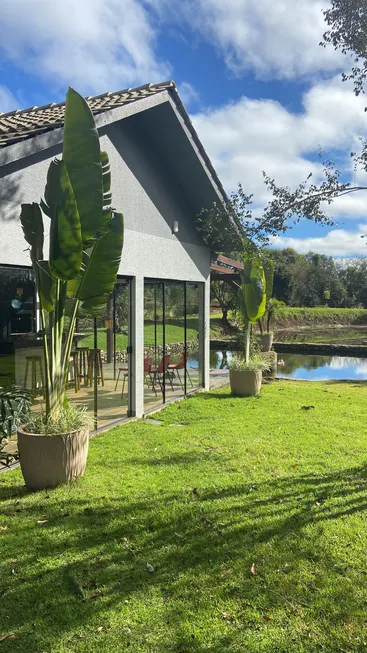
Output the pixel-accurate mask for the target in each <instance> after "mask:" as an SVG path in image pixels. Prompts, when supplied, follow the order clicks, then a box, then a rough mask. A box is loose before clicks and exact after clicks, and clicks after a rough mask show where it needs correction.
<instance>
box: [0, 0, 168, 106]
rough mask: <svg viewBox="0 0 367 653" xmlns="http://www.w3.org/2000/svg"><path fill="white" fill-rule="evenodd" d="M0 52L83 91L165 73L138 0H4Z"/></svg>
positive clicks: (148, 18)
mask: <svg viewBox="0 0 367 653" xmlns="http://www.w3.org/2000/svg"><path fill="white" fill-rule="evenodd" d="M1 9H2V12H1V22H0V52H1V51H2V52H3V54H4V55H5V57H7V58H8V59H9V60H10V61H12V62H14V63H15V64H17V65H18V66H20V67H21V68H22V69H23V70H26V71H27V72H29V73H31V74H32V75H33V76H37V77H39V78H43V79H45V80H46V81H48V82H51V83H53V84H55V85H57V86H60V85H63V86H66V85H67V84H73V85H75V86H76V88H77V89H78V90H80V91H81V92H83V93H98V92H99V93H102V92H104V91H107V90H111V91H114V90H119V89H122V88H125V87H126V86H130V85H131V86H134V85H137V84H144V83H147V82H150V81H151V82H157V81H161V80H163V79H167V78H169V77H170V67H169V65H168V64H167V63H166V62H163V61H160V60H159V59H158V58H157V56H156V54H155V50H154V48H155V38H156V31H155V28H154V26H153V24H152V20H151V16H150V15H149V13H148V12H147V10H146V9H144V7H143V5H142V4H141V2H139V0H77V1H76V0H32V2H30V1H29V0H3V1H2V6H1Z"/></svg>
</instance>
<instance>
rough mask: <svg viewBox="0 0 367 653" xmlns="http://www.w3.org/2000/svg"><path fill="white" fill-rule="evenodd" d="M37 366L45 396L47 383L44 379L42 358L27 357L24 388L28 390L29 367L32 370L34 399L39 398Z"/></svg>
mask: <svg viewBox="0 0 367 653" xmlns="http://www.w3.org/2000/svg"><path fill="white" fill-rule="evenodd" d="M37 364H38V366H39V371H40V377H41V386H40V388H41V390H42V395H43V396H45V382H44V378H43V369H42V356H26V366H25V374H24V388H25V389H27V381H28V373H29V367H30V368H31V392H32V395H33V396H34V397H36V396H37Z"/></svg>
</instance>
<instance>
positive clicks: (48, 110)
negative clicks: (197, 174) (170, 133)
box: [0, 80, 226, 198]
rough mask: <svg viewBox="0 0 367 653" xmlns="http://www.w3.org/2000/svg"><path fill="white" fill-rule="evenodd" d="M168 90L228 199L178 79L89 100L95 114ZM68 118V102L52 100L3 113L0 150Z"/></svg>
mask: <svg viewBox="0 0 367 653" xmlns="http://www.w3.org/2000/svg"><path fill="white" fill-rule="evenodd" d="M164 91H166V92H168V93H169V94H170V96H171V98H172V99H173V100H174V102H175V105H176V107H177V109H178V111H179V113H180V115H181V117H182V118H183V120H184V122H185V124H186V127H187V128H188V130H189V131H190V134H191V136H192V138H193V141H194V142H195V145H196V147H197V148H198V150H199V152H200V154H201V156H202V157H203V159H204V161H205V164H206V166H207V168H208V170H209V171H210V174H211V176H212V178H213V180H214V181H215V184H216V186H217V188H218V189H219V191H220V193H221V195H222V197H223V198H226V192H225V190H224V188H223V186H222V183H221V181H220V179H219V177H218V175H217V173H216V171H215V169H214V167H213V165H212V162H211V161H210V159H209V157H208V155H207V153H206V151H205V149H204V147H203V145H202V143H201V141H200V139H199V137H198V135H197V133H196V131H195V129H194V126H193V124H192V122H191V120H190V117H189V115H188V113H187V111H186V109H185V107H184V105H183V104H182V101H181V99H180V97H179V95H178V92H177V87H176V84H175V82H173V81H172V80H170V81H166V82H160V83H159V84H145V85H144V86H138V87H136V88H128V89H124V90H122V91H117V92H116V93H111V92H110V91H109V92H108V93H102V94H101V95H95V96H90V97H87V98H86V100H87V102H88V104H89V106H90V108H91V111H92V113H93V114H94V115H97V114H100V113H103V112H105V111H110V110H111V109H115V108H118V107H122V106H125V105H127V104H132V103H134V102H136V101H138V100H143V99H145V98H148V97H150V96H152V95H157V94H158V93H162V92H164ZM64 118H65V102H60V103H59V104H56V103H54V102H53V103H51V104H45V105H44V106H42V107H30V108H28V109H17V110H16V111H10V112H9V113H0V150H1V149H3V148H5V147H7V146H9V145H12V144H14V143H19V142H22V141H25V140H27V139H30V138H33V137H34V136H38V135H39V134H42V133H45V132H50V131H52V130H54V129H57V128H60V127H62V126H63V124H64Z"/></svg>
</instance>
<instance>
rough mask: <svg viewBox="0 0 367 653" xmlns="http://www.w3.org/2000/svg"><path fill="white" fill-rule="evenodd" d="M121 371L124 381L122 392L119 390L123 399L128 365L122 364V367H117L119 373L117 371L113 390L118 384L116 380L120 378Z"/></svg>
mask: <svg viewBox="0 0 367 653" xmlns="http://www.w3.org/2000/svg"><path fill="white" fill-rule="evenodd" d="M121 372H123V373H124V381H123V384H122V392H121V399H123V398H124V390H125V381H126V379H127V378H128V377H129V367H128V365H123V366H122V367H119V373H118V376H117V381H116V385H115V392H116V390H117V386H118V382H119V380H120V375H121Z"/></svg>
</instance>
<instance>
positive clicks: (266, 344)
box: [257, 333, 274, 351]
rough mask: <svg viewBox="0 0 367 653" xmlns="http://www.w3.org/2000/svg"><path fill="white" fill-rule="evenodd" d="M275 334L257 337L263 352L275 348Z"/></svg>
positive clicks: (264, 334)
mask: <svg viewBox="0 0 367 653" xmlns="http://www.w3.org/2000/svg"><path fill="white" fill-rule="evenodd" d="M273 340H274V334H273V333H263V334H260V335H259V336H258V337H257V341H258V343H259V347H260V350H261V351H270V350H271V348H272V346H273Z"/></svg>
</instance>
